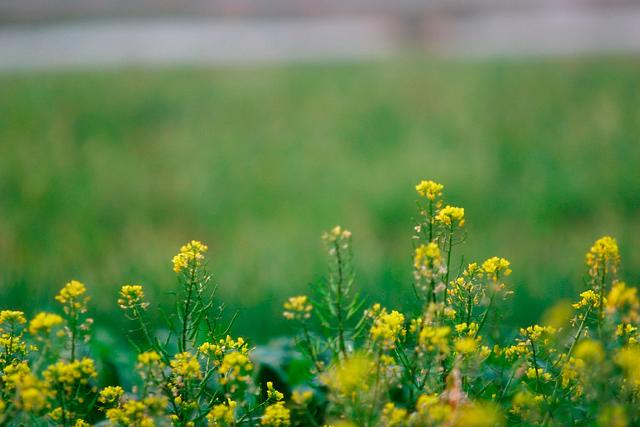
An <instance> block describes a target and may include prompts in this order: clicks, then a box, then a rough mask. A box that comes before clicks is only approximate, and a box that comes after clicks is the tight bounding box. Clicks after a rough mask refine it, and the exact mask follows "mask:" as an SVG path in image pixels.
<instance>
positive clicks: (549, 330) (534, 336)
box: [520, 325, 557, 344]
mask: <svg viewBox="0 0 640 427" xmlns="http://www.w3.org/2000/svg"><path fill="white" fill-rule="evenodd" d="M556 332H557V331H556V329H555V328H554V327H552V326H540V325H533V326H529V327H527V328H526V329H524V328H521V329H520V333H521V334H522V335H524V336H525V337H527V338H530V339H531V340H538V339H539V338H540V337H541V336H542V335H543V334H544V335H553V334H555V333H556ZM546 340H547V339H546V338H545V341H544V343H545V344H546V342H547V341H546Z"/></svg>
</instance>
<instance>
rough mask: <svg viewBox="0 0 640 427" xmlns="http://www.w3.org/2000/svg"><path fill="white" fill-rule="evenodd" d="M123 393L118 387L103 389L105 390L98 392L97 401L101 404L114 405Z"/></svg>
mask: <svg viewBox="0 0 640 427" xmlns="http://www.w3.org/2000/svg"><path fill="white" fill-rule="evenodd" d="M123 393H124V390H123V389H122V387H120V386H109V387H105V389H104V390H102V391H101V392H100V397H99V398H98V400H99V401H100V402H102V403H114V402H116V401H118V400H119V399H120V398H121V397H122V394H123Z"/></svg>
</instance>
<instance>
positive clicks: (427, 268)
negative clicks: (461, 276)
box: [413, 242, 447, 280]
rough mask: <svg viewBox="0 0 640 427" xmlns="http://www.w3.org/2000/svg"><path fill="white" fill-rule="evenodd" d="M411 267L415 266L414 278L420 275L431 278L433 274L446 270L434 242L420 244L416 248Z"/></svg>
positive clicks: (442, 272)
mask: <svg viewBox="0 0 640 427" xmlns="http://www.w3.org/2000/svg"><path fill="white" fill-rule="evenodd" d="M413 267H414V268H415V276H416V280H418V279H419V278H420V276H423V277H427V278H431V277H433V275H434V274H444V273H445V272H446V270H447V266H446V265H445V262H444V260H443V259H442V256H441V254H440V248H439V247H438V244H437V243H435V242H429V244H428V245H424V244H421V245H420V246H418V247H417V248H416V250H415V254H414V256H413Z"/></svg>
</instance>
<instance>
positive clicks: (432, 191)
mask: <svg viewBox="0 0 640 427" xmlns="http://www.w3.org/2000/svg"><path fill="white" fill-rule="evenodd" d="M443 188H444V185H442V184H436V183H435V182H433V181H422V182H421V183H420V184H418V185H416V191H417V192H418V193H419V194H420V195H421V196H425V197H426V198H427V199H431V200H434V199H435V198H436V196H442V193H441V192H440V191H442V189H443Z"/></svg>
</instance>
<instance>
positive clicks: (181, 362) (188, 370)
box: [149, 352, 202, 381]
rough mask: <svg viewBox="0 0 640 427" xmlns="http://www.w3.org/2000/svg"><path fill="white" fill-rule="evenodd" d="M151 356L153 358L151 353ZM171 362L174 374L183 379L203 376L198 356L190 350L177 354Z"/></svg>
mask: <svg viewBox="0 0 640 427" xmlns="http://www.w3.org/2000/svg"><path fill="white" fill-rule="evenodd" d="M149 357H150V358H151V354H150V356H149ZM170 363H171V369H172V371H173V375H174V376H175V377H177V378H181V380H182V381H188V380H195V379H200V378H202V371H201V370H200V362H198V357H197V356H195V355H192V354H191V353H189V352H184V353H179V354H176V355H175V359H174V360H172V361H171V362H170Z"/></svg>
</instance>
